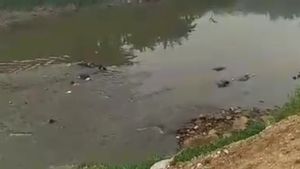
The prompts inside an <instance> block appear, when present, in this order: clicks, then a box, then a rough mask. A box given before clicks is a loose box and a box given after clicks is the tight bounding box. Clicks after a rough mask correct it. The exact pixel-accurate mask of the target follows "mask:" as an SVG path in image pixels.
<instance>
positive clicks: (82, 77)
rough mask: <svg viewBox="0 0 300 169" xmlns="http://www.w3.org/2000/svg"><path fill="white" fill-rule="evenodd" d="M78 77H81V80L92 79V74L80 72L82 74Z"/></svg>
mask: <svg viewBox="0 0 300 169" xmlns="http://www.w3.org/2000/svg"><path fill="white" fill-rule="evenodd" d="M78 78H79V79H81V80H86V81H89V80H92V79H91V76H90V75H88V74H80V75H79V76H78Z"/></svg>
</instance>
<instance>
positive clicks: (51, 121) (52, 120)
mask: <svg viewBox="0 0 300 169" xmlns="http://www.w3.org/2000/svg"><path fill="white" fill-rule="evenodd" d="M56 122H57V121H56V120H54V119H49V120H48V124H54V123H56Z"/></svg>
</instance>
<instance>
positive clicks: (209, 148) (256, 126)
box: [174, 122, 266, 164]
mask: <svg viewBox="0 0 300 169" xmlns="http://www.w3.org/2000/svg"><path fill="white" fill-rule="evenodd" d="M265 127H266V126H265V124H264V123H262V122H251V123H250V124H249V126H248V127H247V128H246V129H245V130H243V131H240V132H235V133H233V134H232V135H231V136H230V137H225V138H221V139H219V140H217V141H216V142H215V143H213V144H209V145H204V146H200V147H196V148H188V149H185V150H183V151H182V152H181V153H180V154H178V155H177V156H175V158H174V163H175V164H176V163H178V162H186V161H190V160H192V159H193V158H195V157H198V156H205V155H207V154H209V153H211V152H213V151H215V150H217V149H220V148H222V147H224V146H226V145H229V144H231V143H233V142H237V141H240V140H244V139H246V138H249V137H251V136H253V135H256V134H258V133H260V132H261V131H262V130H264V129H265Z"/></svg>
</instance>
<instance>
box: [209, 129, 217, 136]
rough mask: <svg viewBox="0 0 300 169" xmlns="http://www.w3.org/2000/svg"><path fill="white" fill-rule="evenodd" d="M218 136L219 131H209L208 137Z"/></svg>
mask: <svg viewBox="0 0 300 169" xmlns="http://www.w3.org/2000/svg"><path fill="white" fill-rule="evenodd" d="M216 134H217V130H215V129H211V130H209V132H208V135H210V136H212V135H216Z"/></svg>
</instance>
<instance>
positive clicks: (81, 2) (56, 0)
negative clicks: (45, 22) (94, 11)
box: [0, 0, 104, 10]
mask: <svg viewBox="0 0 300 169" xmlns="http://www.w3.org/2000/svg"><path fill="white" fill-rule="evenodd" d="M102 1H104V0H0V9H1V10H30V9H32V8H34V7H37V6H65V5H68V4H74V5H76V6H78V7H80V6H85V5H90V4H94V3H98V2H102Z"/></svg>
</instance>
